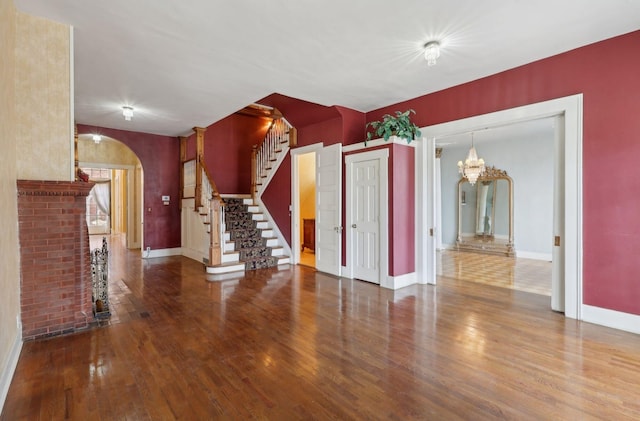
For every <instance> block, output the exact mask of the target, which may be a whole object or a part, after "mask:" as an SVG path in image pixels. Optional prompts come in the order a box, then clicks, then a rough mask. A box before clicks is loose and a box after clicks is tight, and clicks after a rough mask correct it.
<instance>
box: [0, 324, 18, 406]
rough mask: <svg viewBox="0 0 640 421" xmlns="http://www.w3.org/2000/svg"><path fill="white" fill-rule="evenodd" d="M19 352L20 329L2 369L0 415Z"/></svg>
mask: <svg viewBox="0 0 640 421" xmlns="http://www.w3.org/2000/svg"><path fill="white" fill-rule="evenodd" d="M20 351H22V329H21V328H19V329H18V331H17V332H16V338H15V340H14V341H13V345H12V346H11V351H10V352H9V358H8V359H7V365H6V366H5V367H2V376H1V377H0V413H2V408H3V407H4V402H5V400H6V399H7V394H8V393H9V386H11V380H12V379H13V374H14V373H15V371H16V367H17V366H18V360H19V359H20Z"/></svg>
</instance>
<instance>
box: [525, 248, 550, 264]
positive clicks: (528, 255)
mask: <svg viewBox="0 0 640 421" xmlns="http://www.w3.org/2000/svg"><path fill="white" fill-rule="evenodd" d="M516 257H517V258H519V259H533V260H545V261H547V262H550V261H551V260H552V259H553V256H552V254H551V253H536V252H534V251H521V250H516Z"/></svg>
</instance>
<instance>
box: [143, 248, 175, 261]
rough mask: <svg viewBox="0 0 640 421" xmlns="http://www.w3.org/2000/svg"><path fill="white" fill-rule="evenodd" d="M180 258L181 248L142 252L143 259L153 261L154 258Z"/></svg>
mask: <svg viewBox="0 0 640 421" xmlns="http://www.w3.org/2000/svg"><path fill="white" fill-rule="evenodd" d="M169 256H182V247H174V248H169V249H156V250H149V252H147V251H146V250H143V251H142V258H143V259H154V258H156V257H169Z"/></svg>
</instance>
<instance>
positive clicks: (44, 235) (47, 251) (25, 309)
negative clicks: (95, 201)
mask: <svg viewBox="0 0 640 421" xmlns="http://www.w3.org/2000/svg"><path fill="white" fill-rule="evenodd" d="M17 184H18V223H19V234H20V268H21V278H22V279H21V288H20V290H21V297H20V300H21V317H22V338H23V339H25V340H28V339H36V338H42V337H47V336H53V335H59V334H64V333H70V332H74V331H76V330H78V329H83V328H86V327H88V326H89V324H90V323H91V322H92V321H93V309H92V302H91V291H92V284H91V261H90V248H89V233H88V230H87V224H86V217H85V213H86V204H85V203H86V196H87V195H88V194H89V192H90V191H91V187H93V183H84V182H64V181H33V180H18V183H17Z"/></svg>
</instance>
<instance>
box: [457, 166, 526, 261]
mask: <svg viewBox="0 0 640 421" xmlns="http://www.w3.org/2000/svg"><path fill="white" fill-rule="evenodd" d="M456 248H457V249H458V250H464V251H475V252H479V253H488V254H501V255H505V256H514V255H515V248H514V243H513V180H512V179H511V177H509V176H508V175H507V172H506V171H503V170H499V169H497V168H495V167H487V169H486V171H485V173H484V175H482V176H480V177H479V178H478V180H477V182H476V183H475V184H474V185H471V183H469V181H468V180H467V179H466V178H461V179H460V181H458V237H457V239H456Z"/></svg>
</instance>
